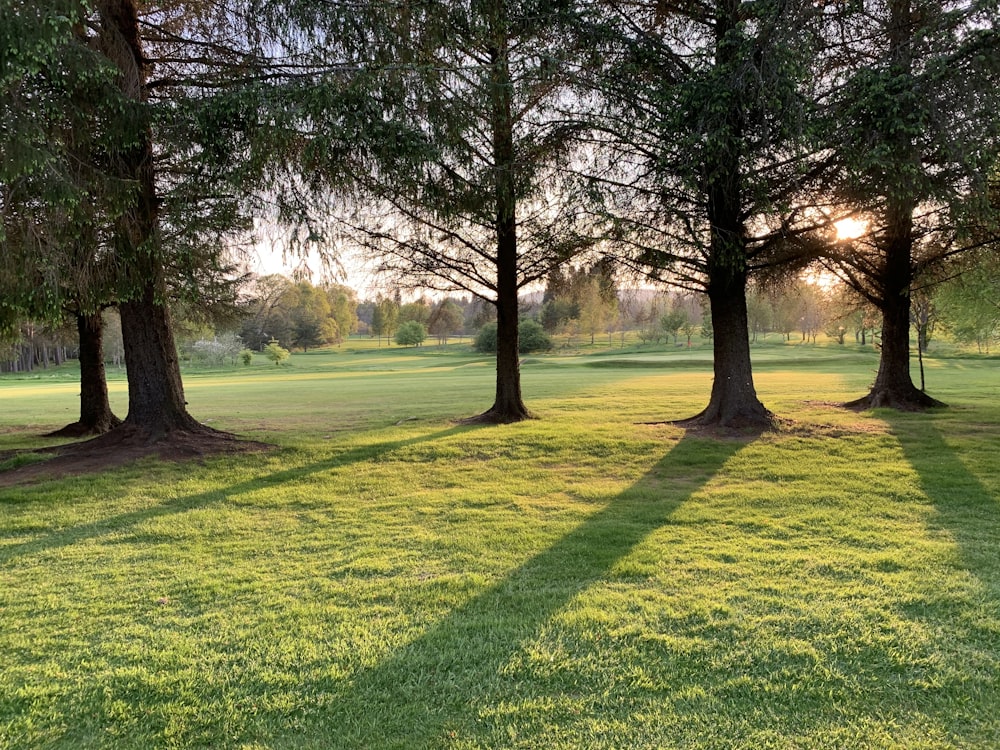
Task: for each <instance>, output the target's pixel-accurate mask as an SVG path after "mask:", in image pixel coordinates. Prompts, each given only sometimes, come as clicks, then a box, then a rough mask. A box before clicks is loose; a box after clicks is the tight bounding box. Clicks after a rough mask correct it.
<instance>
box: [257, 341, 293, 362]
mask: <svg viewBox="0 0 1000 750" xmlns="http://www.w3.org/2000/svg"><path fill="white" fill-rule="evenodd" d="M264 356H265V357H267V358H268V359H269V360H271V361H272V362H274V364H275V365H280V364H281V363H282V362H284V361H285V360H286V359H288V358H289V357H290V356H292V355H291V353H290V352H289V351H288V350H287V349H285V348H284V347H283V346H281V344H279V343H278V342H277V340H275V339H271V340H270V341H269V342H268V344H267V346H265V347H264Z"/></svg>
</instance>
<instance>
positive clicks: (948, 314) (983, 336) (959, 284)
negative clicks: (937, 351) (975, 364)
mask: <svg viewBox="0 0 1000 750" xmlns="http://www.w3.org/2000/svg"><path fill="white" fill-rule="evenodd" d="M963 266H964V268H962V269H961V271H962V273H961V275H959V276H957V277H955V278H953V279H951V280H950V281H948V282H947V283H945V284H943V285H942V286H941V287H940V289H939V290H938V293H937V295H936V304H937V307H938V310H939V314H940V317H941V319H942V322H943V324H944V325H945V326H946V327H947V329H948V330H950V331H951V333H952V335H953V336H954V337H955V339H956V340H957V341H959V342H961V343H966V344H975V345H976V347H977V348H978V350H979V351H980V352H986V353H989V351H990V345H991V344H994V343H995V342H996V341H997V340H998V339H1000V270H998V268H1000V267H998V265H997V263H996V262H995V259H992V258H988V257H986V256H983V255H979V254H976V255H974V256H973V257H970V258H968V259H966V262H965V263H963Z"/></svg>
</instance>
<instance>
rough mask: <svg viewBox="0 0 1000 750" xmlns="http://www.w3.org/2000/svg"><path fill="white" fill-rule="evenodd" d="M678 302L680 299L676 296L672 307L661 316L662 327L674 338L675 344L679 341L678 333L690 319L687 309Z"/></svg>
mask: <svg viewBox="0 0 1000 750" xmlns="http://www.w3.org/2000/svg"><path fill="white" fill-rule="evenodd" d="M678 302H679V300H678V299H677V298H676V297H675V298H674V303H673V304H672V305H671V306H670V309H669V310H667V312H666V313H664V314H663V315H662V316H660V328H662V329H663V332H664V333H665V334H667V336H669V337H671V338H672V339H673V340H674V343H675V344H676V343H677V334H678V333H679V332H680V330H681V328H683V327H684V324H685V323H686V322H687V320H688V312H687V310H686V309H685V308H684V307H683V306H682V305H680V304H678Z"/></svg>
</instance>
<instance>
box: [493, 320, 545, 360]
mask: <svg viewBox="0 0 1000 750" xmlns="http://www.w3.org/2000/svg"><path fill="white" fill-rule="evenodd" d="M519 341H520V345H519V346H520V348H519V349H518V352H519V353H520V354H528V353H530V352H545V351H548V350H549V349H551V348H552V339H551V338H549V335H548V334H547V333H545V329H544V328H542V325H541V323H539V322H538V321H536V320H531V319H528V320H523V321H521V336H520V338H519ZM474 346H475V348H476V351H479V352H483V353H484V354H494V353H495V352H496V350H497V324H496V323H487V324H486V325H484V326H483V327H482V328H480V329H479V332H478V333H477V334H476V340H475V342H474Z"/></svg>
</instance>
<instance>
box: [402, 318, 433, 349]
mask: <svg viewBox="0 0 1000 750" xmlns="http://www.w3.org/2000/svg"><path fill="white" fill-rule="evenodd" d="M426 339H427V329H426V328H425V327H424V324H423V323H421V322H420V321H419V320H407V321H404V322H402V323H400V324H399V330H398V331H396V343H397V344H399V345H400V346H420V345H421V344H422V343H424V341H425V340H426Z"/></svg>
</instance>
